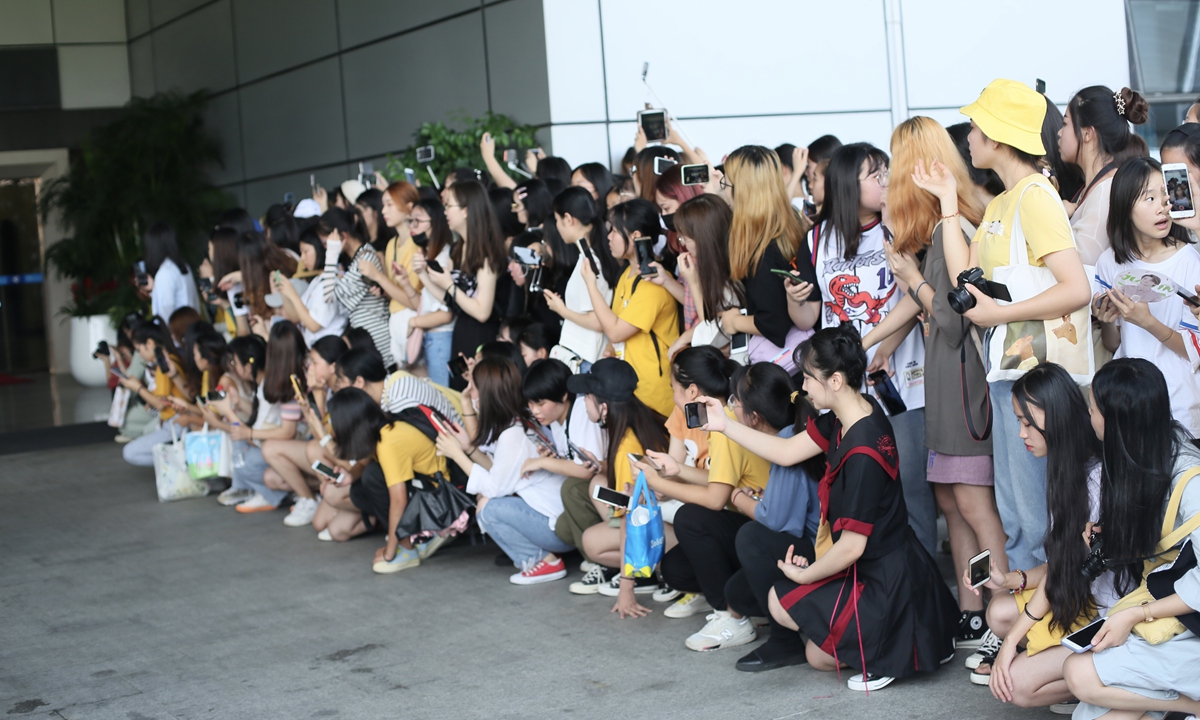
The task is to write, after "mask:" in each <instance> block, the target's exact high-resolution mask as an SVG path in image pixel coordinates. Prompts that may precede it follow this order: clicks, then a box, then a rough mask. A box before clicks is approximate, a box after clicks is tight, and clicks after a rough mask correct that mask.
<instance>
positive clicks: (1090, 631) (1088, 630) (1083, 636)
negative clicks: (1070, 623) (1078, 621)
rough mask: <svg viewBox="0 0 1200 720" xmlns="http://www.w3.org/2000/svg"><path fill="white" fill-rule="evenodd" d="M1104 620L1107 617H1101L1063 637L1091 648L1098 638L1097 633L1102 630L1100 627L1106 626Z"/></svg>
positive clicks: (1082, 646) (1080, 645)
mask: <svg viewBox="0 0 1200 720" xmlns="http://www.w3.org/2000/svg"><path fill="white" fill-rule="evenodd" d="M1104 620H1105V618H1100V619H1099V620H1096V621H1095V622H1093V623H1092V624H1090V625H1088V626H1087V627H1085V628H1082V629H1080V630H1077V631H1075V632H1073V633H1071V634H1070V635H1068V636H1066V637H1065V638H1063V640H1064V641H1067V640H1070V641H1071V642H1073V643H1075V644H1076V645H1078V646H1079V647H1081V648H1084V649H1087V648H1090V647H1091V646H1092V642H1093V641H1094V640H1095V639H1096V633H1098V632H1100V628H1101V627H1103V626H1104Z"/></svg>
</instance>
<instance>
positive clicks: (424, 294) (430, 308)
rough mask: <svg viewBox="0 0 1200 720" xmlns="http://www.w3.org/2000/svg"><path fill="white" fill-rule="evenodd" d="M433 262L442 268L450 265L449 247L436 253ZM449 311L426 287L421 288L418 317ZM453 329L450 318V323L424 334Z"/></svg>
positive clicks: (430, 329)
mask: <svg viewBox="0 0 1200 720" xmlns="http://www.w3.org/2000/svg"><path fill="white" fill-rule="evenodd" d="M434 260H435V261H437V263H438V264H439V265H441V266H442V267H443V268H444V267H448V266H449V265H450V246H449V245H447V246H446V247H444V248H442V251H441V252H440V253H438V256H437V257H436V258H434ZM449 309H450V308H449V307H447V306H446V304H445V303H444V302H440V301H438V299H437V298H436V297H434V296H433V293H431V292H429V286H428V285H426V286H424V287H422V288H421V312H420V313H418V314H419V315H428V314H429V313H431V312H436V311H438V310H449ZM453 329H454V319H453V318H451V320H450V322H448V323H446V324H445V325H438V326H437V327H434V328H429V329H428V330H426V331H425V332H427V333H436V332H449V331H451V330H453Z"/></svg>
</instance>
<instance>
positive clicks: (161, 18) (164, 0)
mask: <svg viewBox="0 0 1200 720" xmlns="http://www.w3.org/2000/svg"><path fill="white" fill-rule="evenodd" d="M206 2H208V0H150V19H151V20H152V21H153V22H154V27H158V26H159V25H162V24H163V23H166V22H170V21H171V20H174V19H175V18H177V17H179V16H180V15H182V14H184V13H185V12H187V11H189V10H194V9H196V8H198V7H200V6H201V5H203V4H204V3H206Z"/></svg>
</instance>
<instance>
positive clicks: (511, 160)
mask: <svg viewBox="0 0 1200 720" xmlns="http://www.w3.org/2000/svg"><path fill="white" fill-rule="evenodd" d="M504 164H505V165H516V164H517V151H516V150H513V149H512V148H509V149H508V150H505V151H504Z"/></svg>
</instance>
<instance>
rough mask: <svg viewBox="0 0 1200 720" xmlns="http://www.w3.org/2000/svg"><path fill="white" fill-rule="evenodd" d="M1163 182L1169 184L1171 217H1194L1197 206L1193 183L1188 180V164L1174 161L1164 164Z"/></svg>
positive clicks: (1168, 198) (1168, 193)
mask: <svg viewBox="0 0 1200 720" xmlns="http://www.w3.org/2000/svg"><path fill="white" fill-rule="evenodd" d="M1163 182H1164V183H1165V184H1166V186H1167V200H1168V201H1169V202H1170V203H1171V217H1192V216H1193V215H1195V214H1196V206H1195V204H1194V203H1193V202H1192V184H1191V183H1190V182H1188V171H1187V166H1186V165H1183V164H1182V163H1172V164H1169V165H1164V166H1163Z"/></svg>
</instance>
